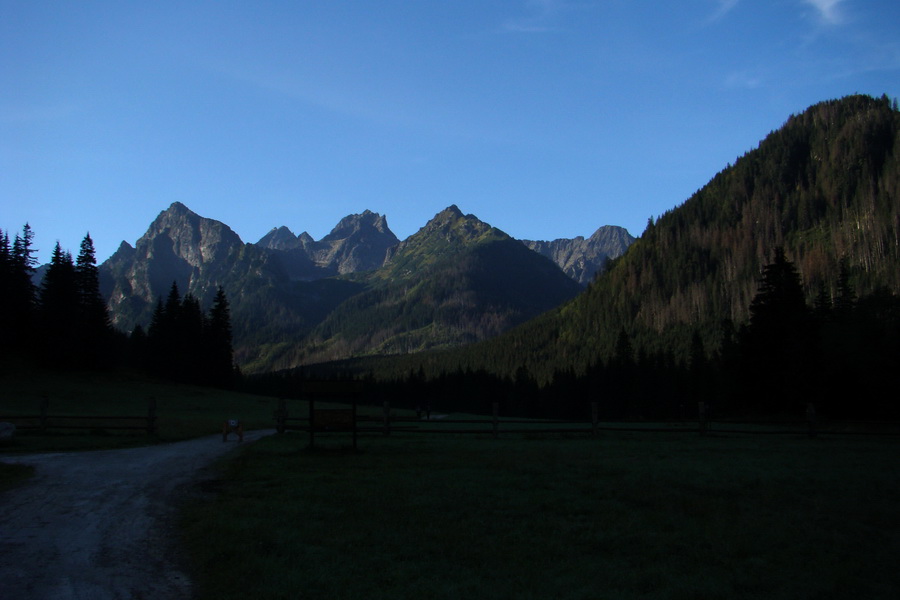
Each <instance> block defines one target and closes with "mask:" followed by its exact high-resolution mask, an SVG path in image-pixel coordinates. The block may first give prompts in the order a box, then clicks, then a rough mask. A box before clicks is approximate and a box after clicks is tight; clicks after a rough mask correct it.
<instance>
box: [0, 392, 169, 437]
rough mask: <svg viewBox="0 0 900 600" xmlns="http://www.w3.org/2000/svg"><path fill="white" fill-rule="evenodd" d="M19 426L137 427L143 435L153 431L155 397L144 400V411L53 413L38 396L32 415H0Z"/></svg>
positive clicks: (26, 428) (119, 428)
mask: <svg viewBox="0 0 900 600" xmlns="http://www.w3.org/2000/svg"><path fill="white" fill-rule="evenodd" d="M0 421H6V422H9V423H12V424H14V425H15V426H16V429H21V430H39V431H48V430H51V429H88V430H91V429H115V430H140V431H145V432H146V433H147V435H154V434H155V433H156V399H155V398H150V399H149V400H148V401H147V414H146V415H58V414H57V415H54V414H51V413H50V400H49V399H47V398H42V399H41V401H40V403H39V405H38V412H37V414H34V415H8V416H7V415H0Z"/></svg>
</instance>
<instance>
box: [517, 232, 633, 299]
mask: <svg viewBox="0 0 900 600" xmlns="http://www.w3.org/2000/svg"><path fill="white" fill-rule="evenodd" d="M634 240H635V238H634V237H632V236H631V235H630V234H629V233H628V231H626V230H625V229H624V228H622V227H616V226H613V225H605V226H603V227H601V228H600V229H598V230H597V231H595V232H594V234H593V235H591V237H589V238H588V239H584V238H583V237H581V236H578V237H575V238H572V239H558V240H553V241H551V242H542V241H531V240H522V243H523V244H525V245H526V246H528V247H529V248H531V249H532V250H534V251H535V252H537V253H538V254H541V255H543V256H546V257H547V258H549V259H550V260H552V261H553V262H555V263H556V264H557V265H559V268H560V269H562V270H563V272H564V273H565V274H566V275H568V276H569V277H571V278H572V279H574V280H575V281H577V282H578V283H580V284H582V285H587V284H588V283H590V282H591V281H592V280H593V279H594V276H595V275H596V274H597V272H599V271H601V270H603V267H604V265H605V264H606V261H607V260H609V259H610V258H616V257H617V256H620V255H621V254H622V253H624V252H625V250H627V249H628V246H630V245H631V244H632V243H634Z"/></svg>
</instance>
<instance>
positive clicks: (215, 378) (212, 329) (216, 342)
mask: <svg viewBox="0 0 900 600" xmlns="http://www.w3.org/2000/svg"><path fill="white" fill-rule="evenodd" d="M203 346H204V356H205V359H206V365H205V366H206V368H205V372H206V377H207V379H208V382H209V383H210V384H212V385H216V386H222V387H228V386H230V385H231V383H232V379H233V375H234V349H233V346H232V333H231V310H230V308H229V305H228V298H227V297H226V296H225V290H224V289H222V287H221V286H220V287H219V288H218V290H217V291H216V296H215V298H214V299H213V305H212V307H211V308H210V310H209V317H208V318H207V320H206V329H205V331H204V344H203Z"/></svg>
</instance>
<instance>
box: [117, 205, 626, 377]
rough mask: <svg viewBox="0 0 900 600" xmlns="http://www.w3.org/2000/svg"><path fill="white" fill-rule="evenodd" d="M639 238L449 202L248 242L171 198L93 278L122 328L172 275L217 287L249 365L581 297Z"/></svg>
mask: <svg viewBox="0 0 900 600" xmlns="http://www.w3.org/2000/svg"><path fill="white" fill-rule="evenodd" d="M633 241H634V238H632V237H631V236H630V235H629V234H628V233H627V232H626V231H625V230H624V229H622V228H621V227H614V226H605V227H601V228H600V229H599V230H598V231H597V232H596V233H595V234H594V235H593V236H591V237H590V238H588V239H584V238H582V237H577V238H574V239H572V240H554V241H553V242H532V241H526V242H524V243H523V242H520V241H517V240H514V239H513V238H511V237H509V236H508V235H506V234H505V233H503V232H502V231H500V230H499V229H496V228H494V227H491V226H490V225H488V224H486V223H484V222H482V221H480V220H479V219H477V217H475V216H474V215H464V214H463V213H462V211H460V210H459V208H458V207H456V206H451V207H448V208H447V209H445V210H444V211H441V212H440V213H438V214H437V215H436V216H435V217H434V218H433V219H432V220H431V221H429V222H428V223H427V224H426V225H425V226H424V227H422V228H421V229H420V230H419V231H418V232H417V233H416V234H414V235H412V236H410V237H409V238H407V239H406V240H403V241H400V240H399V239H398V238H397V237H396V236H395V235H394V234H393V232H391V230H390V228H389V227H388V224H387V219H386V217H384V216H383V215H379V214H377V213H374V212H371V211H368V210H367V211H365V212H363V213H362V214H357V215H349V216H347V217H345V218H343V219H341V220H340V222H339V223H338V224H337V225H336V226H335V228H334V229H333V230H332V231H331V232H330V233H329V234H328V235H327V236H325V237H324V238H322V239H321V240H319V241H316V240H314V239H313V238H312V237H311V236H310V235H309V234H307V233H305V232H304V233H301V234H300V235H295V234H294V233H293V232H292V231H291V230H290V229H289V228H288V227H286V226H281V227H275V228H273V229H272V230H271V231H269V233H267V234H266V235H265V236H263V237H262V238H261V239H260V240H259V241H258V242H256V243H244V242H243V241H242V240H241V239H240V237H239V236H238V235H237V234H236V233H235V232H234V231H233V230H232V229H231V228H229V227H228V226H227V225H225V224H224V223H221V222H219V221H215V220H213V219H208V218H204V217H201V216H199V215H197V214H196V213H194V212H193V211H191V210H190V209H189V208H188V207H187V206H185V205H184V204H181V203H178V202H176V203H174V204H172V205H171V206H170V207H169V208H167V209H166V210H164V211H163V212H161V213H160V214H159V216H158V217H157V218H156V219H155V220H154V221H153V222H152V223H151V224H150V226H149V228H148V229H147V232H146V233H145V234H144V235H143V236H142V237H141V238H140V239H138V240H137V242H136V244H135V245H134V246H131V245H130V244H128V243H127V242H122V244H121V245H120V246H119V248H118V250H117V251H116V252H115V253H114V254H113V255H112V256H111V257H110V258H109V259H108V260H107V261H105V262H104V263H103V264H102V265H100V280H101V291H102V292H103V294H104V297H105V298H107V299H108V307H109V309H110V314H111V316H112V319H113V323H114V324H115V325H116V326H117V327H118V328H119V329H121V330H123V331H131V330H132V329H133V328H134V327H136V326H138V325H141V326H142V327H146V326H147V325H148V323H149V321H150V317H151V315H152V312H153V309H154V307H155V306H156V304H157V302H158V301H159V300H160V299H161V298H164V297H165V296H166V295H167V294H168V293H169V290H170V289H171V286H172V284H173V282H174V283H175V284H176V285H177V286H178V289H179V291H180V293H182V294H184V293H190V294H192V295H194V296H195V297H197V298H198V299H200V301H201V303H203V304H204V305H208V303H209V302H210V301H211V299H212V297H213V295H214V294H215V291H216V290H217V288H218V287H219V286H221V287H222V288H223V289H224V290H225V292H226V294H227V297H228V299H229V302H230V304H231V310H232V321H233V324H234V336H235V356H236V359H237V360H238V362H239V364H240V365H241V367H242V368H243V369H244V370H245V371H247V372H255V371H266V370H273V369H281V368H288V367H293V366H297V365H301V364H307V363H310V362H319V361H325V360H335V359H341V358H348V357H351V356H358V355H366V354H394V353H407V352H416V351H421V350H427V349H433V348H442V347H452V346H457V345H461V344H467V343H470V342H473V341H478V340H482V339H486V338H489V337H492V336H495V335H497V334H499V333H502V332H503V331H506V330H508V329H509V328H510V327H512V326H514V325H517V324H520V323H522V322H524V321H526V320H528V319H530V318H533V317H535V316H537V315H538V314H540V313H541V312H544V311H546V310H549V309H551V308H553V307H555V306H557V305H559V304H560V303H562V302H564V301H566V300H570V299H571V298H573V297H575V296H576V295H577V294H578V293H579V292H580V291H581V290H582V289H583V285H582V284H583V282H585V281H587V280H589V279H590V278H591V277H593V275H594V274H595V273H596V272H597V271H599V270H601V269H602V268H603V265H604V264H605V262H606V261H607V260H609V259H610V258H615V257H616V256H619V255H620V254H621V253H622V252H623V251H624V250H625V249H626V248H627V247H628V245H629V244H630V243H632V242H633Z"/></svg>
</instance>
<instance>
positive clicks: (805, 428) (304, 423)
mask: <svg viewBox="0 0 900 600" xmlns="http://www.w3.org/2000/svg"><path fill="white" fill-rule="evenodd" d="M313 406H314V405H313V404H312V403H310V412H309V414H308V415H304V416H293V417H292V416H290V415H289V414H288V411H287V408H286V402H285V400H283V399H282V400H279V405H278V410H276V412H275V416H276V429H277V431H278V432H279V433H284V432H285V431H289V430H293V431H304V432H309V433H310V435H311V440H312V439H314V436H315V433H316V432H352V433H353V435H354V445H355V443H356V436H357V435H358V434H381V435H385V436H389V435H391V433H394V432H397V433H412V434H458V435H465V434H475V435H492V436H493V437H495V438H496V437H499V436H500V434H535V435H540V434H585V435H591V436H598V435H600V433H601V432H640V433H695V434H698V435H701V436H706V435H726V434H735V435H793V436H808V437H810V438H814V437H817V436H819V435H888V436H891V435H893V436H900V423H884V422H860V421H857V422H846V421H841V422H834V423H825V424H823V423H821V422H820V421H819V420H818V419H817V417H816V413H815V411H814V410H807V413H806V415H805V416H806V418H805V419H795V420H783V421H749V420H726V419H717V420H713V419H711V418H710V417H709V413H708V411H707V410H706V406H705V405H702V403H701V406H699V407H698V408H699V410H698V414H699V418H698V419H697V420H695V421H685V420H679V421H653V422H646V423H645V422H640V421H616V422H600V420H599V418H598V412H599V411H598V405H597V403H596V402H592V403H591V420H590V421H583V420H582V421H577V420H572V421H565V420H556V419H516V418H503V417H500V415H499V404H498V403H494V404H493V410H492V414H491V416H490V417H487V418H466V419H453V418H446V417H443V416H440V415H428V416H427V417H426V418H422V417H403V416H396V415H394V414H393V413H392V411H391V407H390V404H389V403H388V402H385V403H384V406H383V410H382V411H381V415H379V416H375V415H357V414H356V408H355V405H354V409H353V412H352V414H353V415H354V416H353V424H352V425H351V424H350V423H349V421H346V420H345V421H343V422H342V424H341V425H340V426H338V427H334V428H329V427H328V424H327V423H326V422H325V421H322V419H321V417H320V416H318V415H317V414H316V410H317V409H314V408H313ZM332 410H340V409H332ZM345 410H347V411H348V414H350V413H349V409H345ZM345 418H347V417H345ZM823 425H824V427H823Z"/></svg>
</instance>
